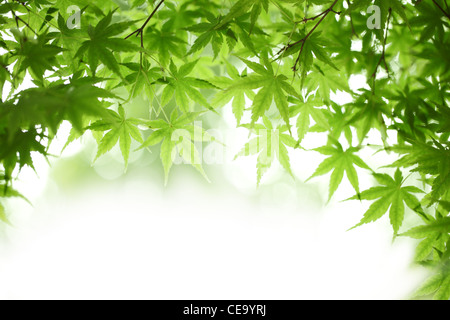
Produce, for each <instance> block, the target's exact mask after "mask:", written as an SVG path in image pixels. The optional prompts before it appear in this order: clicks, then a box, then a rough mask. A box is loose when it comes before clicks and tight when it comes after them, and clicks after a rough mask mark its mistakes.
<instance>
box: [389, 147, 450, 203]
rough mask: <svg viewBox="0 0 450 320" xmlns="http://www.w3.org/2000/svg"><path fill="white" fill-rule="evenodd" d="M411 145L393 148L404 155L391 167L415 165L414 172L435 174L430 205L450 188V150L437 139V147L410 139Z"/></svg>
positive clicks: (432, 181) (429, 195)
mask: <svg viewBox="0 0 450 320" xmlns="http://www.w3.org/2000/svg"><path fill="white" fill-rule="evenodd" d="M408 142H410V143H411V145H403V146H402V145H397V146H394V147H392V148H391V149H392V150H394V151H395V152H397V153H398V154H401V155H402V154H404V156H403V157H402V158H401V159H400V160H398V161H396V162H394V163H393V164H392V165H391V167H405V168H408V167H413V166H414V168H413V169H412V171H413V172H419V173H421V174H429V175H432V176H434V178H433V179H432V180H431V182H430V184H431V185H432V191H431V193H429V194H428V195H427V200H428V201H429V203H430V205H431V204H433V203H435V202H436V201H437V200H439V199H440V197H441V196H443V195H444V194H445V193H446V192H447V191H448V190H449V189H450V150H449V149H448V148H445V147H444V146H442V145H441V144H439V143H438V142H436V141H435V145H436V146H437V148H435V147H433V146H432V145H430V144H426V143H423V142H420V141H414V140H409V139H408Z"/></svg>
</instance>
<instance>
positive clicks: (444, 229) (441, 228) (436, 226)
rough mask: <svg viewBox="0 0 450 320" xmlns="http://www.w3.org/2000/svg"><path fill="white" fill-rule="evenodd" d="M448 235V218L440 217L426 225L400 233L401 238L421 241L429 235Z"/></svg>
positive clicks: (449, 232)
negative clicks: (405, 237)
mask: <svg viewBox="0 0 450 320" xmlns="http://www.w3.org/2000/svg"><path fill="white" fill-rule="evenodd" d="M433 233H434V234H442V235H447V237H448V235H449V234H450V217H442V218H440V219H437V220H435V219H433V220H430V222H429V223H428V224H427V225H424V226H419V227H415V228H412V229H411V230H409V231H407V232H405V233H402V234H401V235H402V236H407V237H411V238H414V239H423V238H425V237H428V236H430V234H433Z"/></svg>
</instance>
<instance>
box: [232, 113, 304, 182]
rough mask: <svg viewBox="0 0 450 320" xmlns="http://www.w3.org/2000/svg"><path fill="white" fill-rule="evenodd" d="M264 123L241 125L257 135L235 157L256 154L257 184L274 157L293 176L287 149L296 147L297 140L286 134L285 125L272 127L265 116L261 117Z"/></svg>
mask: <svg viewBox="0 0 450 320" xmlns="http://www.w3.org/2000/svg"><path fill="white" fill-rule="evenodd" d="M263 122H264V125H262V124H256V125H254V126H253V127H252V126H251V125H243V126H244V127H247V128H249V129H250V128H251V129H252V130H253V131H255V133H256V134H257V137H256V138H254V139H252V140H250V141H249V142H248V143H246V144H245V146H244V147H243V148H242V150H241V151H240V152H239V153H238V154H237V155H236V157H235V158H238V157H241V156H252V155H256V154H257V155H258V160H257V163H256V168H257V185H258V186H259V184H260V183H261V178H262V177H263V175H264V174H265V173H266V172H267V170H269V169H270V167H271V166H272V163H273V161H274V159H275V157H276V158H277V159H278V161H279V162H280V164H281V165H282V166H283V168H284V169H285V170H286V171H287V172H288V173H289V174H290V175H291V176H292V177H293V176H294V175H293V174H292V170H291V165H290V161H289V154H288V149H287V148H286V147H290V148H297V147H298V142H297V141H295V139H294V138H292V136H290V135H288V134H286V133H285V132H286V131H288V130H287V127H286V126H285V125H282V126H278V127H276V128H273V126H272V123H271V122H270V120H269V119H268V118H267V117H263Z"/></svg>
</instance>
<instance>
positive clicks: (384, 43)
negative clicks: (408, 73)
mask: <svg viewBox="0 0 450 320" xmlns="http://www.w3.org/2000/svg"><path fill="white" fill-rule="evenodd" d="M391 17H392V8H389V15H388V19H387V22H386V29H385V33H384V39H383V51H382V53H381V57H380V60H378V63H377V66H376V67H375V71H374V72H373V74H372V78H373V87H372V93H373V94H374V93H375V84H376V80H377V72H378V68H379V67H380V65H381V62H383V63H384V68H385V69H386V72H387V74H388V77H389V67H388V65H387V62H386V43H387V37H388V31H389V22H390V21H391Z"/></svg>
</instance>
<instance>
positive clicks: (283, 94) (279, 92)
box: [224, 56, 301, 130]
mask: <svg viewBox="0 0 450 320" xmlns="http://www.w3.org/2000/svg"><path fill="white" fill-rule="evenodd" d="M240 59H241V60H242V61H243V62H244V63H245V64H246V65H247V66H248V67H249V68H250V69H252V70H253V71H254V72H255V73H254V74H251V75H249V76H247V77H245V78H243V79H240V80H237V81H234V84H233V85H231V86H230V87H228V88H227V89H226V92H225V93H224V94H225V95H233V94H235V92H236V91H241V92H242V91H243V90H254V89H259V91H258V93H257V94H256V96H255V98H254V99H253V104H252V125H254V124H255V123H256V122H257V121H258V120H259V119H260V118H261V117H262V116H263V115H264V114H265V112H266V111H267V110H268V109H269V108H270V106H271V104H272V101H275V105H276V107H277V109H278V111H279V113H280V116H281V118H282V119H283V120H284V122H285V123H286V126H287V127H288V130H290V128H291V125H290V121H289V119H290V115H289V104H288V101H287V95H291V96H294V97H296V98H298V99H301V97H300V95H299V94H298V93H297V92H296V91H295V89H294V88H293V87H292V86H291V85H290V84H289V83H288V81H287V80H288V78H287V77H286V76H285V75H277V74H276V71H274V69H273V68H272V64H271V62H270V61H269V60H268V58H267V57H266V56H263V57H262V58H261V60H262V61H261V62H263V63H264V65H262V64H259V63H256V62H252V61H249V60H246V59H243V58H240Z"/></svg>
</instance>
